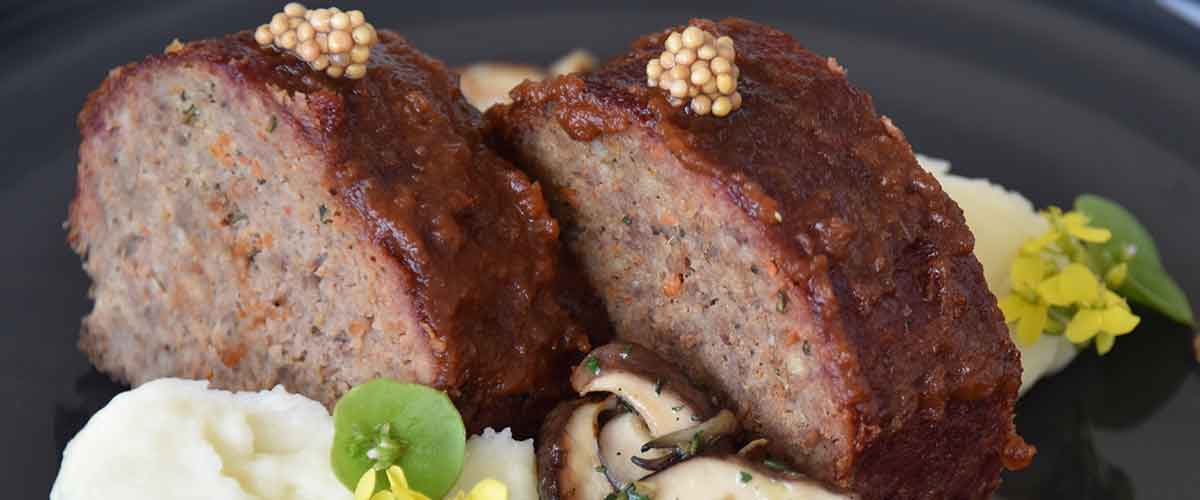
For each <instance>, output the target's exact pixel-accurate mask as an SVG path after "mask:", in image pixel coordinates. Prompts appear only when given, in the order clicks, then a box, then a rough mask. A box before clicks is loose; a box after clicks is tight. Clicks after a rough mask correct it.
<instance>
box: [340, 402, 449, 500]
mask: <svg viewBox="0 0 1200 500" xmlns="http://www.w3.org/2000/svg"><path fill="white" fill-rule="evenodd" d="M333 420H334V436H333V447H332V449H331V451H330V460H331V462H332V465H333V472H334V475H336V476H337V478H338V480H339V481H341V482H342V484H344V485H346V487H347V488H350V489H351V490H352V491H353V489H354V487H355V485H356V484H357V483H358V480H359V478H361V477H362V475H363V474H364V473H365V472H367V470H368V469H374V470H384V469H386V468H387V467H388V466H390V465H399V466H400V467H401V468H403V469H404V472H405V473H406V475H407V476H408V481H409V486H410V487H411V488H412V489H414V490H417V491H420V492H421V493H424V494H426V495H428V496H429V497H430V498H442V497H443V496H444V495H445V494H446V492H447V491H449V490H450V487H451V486H453V485H454V482H455V480H457V479H458V475H459V472H460V471H461V470H462V465H463V458H464V451H465V447H466V429H465V428H464V427H463V422H462V417H461V416H460V415H459V413H458V410H456V409H455V408H454V403H452V402H450V398H449V397H447V396H446V393H444V392H442V391H438V390H436V389H432V388H430V387H426V386H423V385H418V384H404V383H400V382H396V381H394V380H387V379H378V380H374V381H371V382H368V383H366V384H363V385H360V386H358V387H355V388H353V389H351V390H350V392H347V393H346V394H345V395H344V396H342V398H341V399H340V400H339V401H338V403H337V406H336V407H335V408H334V410H333ZM379 476H380V481H379V483H377V484H376V488H377V489H382V490H386V489H388V488H389V487H390V486H389V484H388V482H387V478H386V476H385V475H383V474H380V475H379Z"/></svg>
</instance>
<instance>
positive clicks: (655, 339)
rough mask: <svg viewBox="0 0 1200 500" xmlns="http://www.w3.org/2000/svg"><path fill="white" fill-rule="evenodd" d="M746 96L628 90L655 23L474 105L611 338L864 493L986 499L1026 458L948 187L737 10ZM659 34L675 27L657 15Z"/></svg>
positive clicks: (1006, 351) (977, 273)
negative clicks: (639, 347)
mask: <svg viewBox="0 0 1200 500" xmlns="http://www.w3.org/2000/svg"><path fill="white" fill-rule="evenodd" d="M691 24H692V25H694V26H698V27H700V28H702V29H705V30H708V31H711V32H713V33H715V34H716V35H717V36H722V35H728V36H731V37H732V38H733V40H734V43H735V44H736V46H737V64H738V66H739V67H740V69H741V79H740V83H739V84H738V87H739V90H740V92H741V94H742V96H743V106H742V108H741V109H740V110H739V111H736V112H734V113H733V114H731V115H730V116H728V117H726V118H716V117H713V116H697V115H695V114H694V113H692V112H690V111H688V110H687V108H686V107H680V108H673V107H671V106H670V105H669V104H668V102H667V99H666V97H667V94H666V92H665V91H663V90H659V89H651V88H649V87H647V85H646V73H645V71H646V69H645V68H646V63H647V61H649V60H650V59H651V58H654V57H657V56H658V54H659V53H661V51H662V47H663V42H664V40H665V38H666V36H667V35H668V34H669V33H670V31H664V32H661V33H655V34H651V35H648V36H646V37H644V38H642V39H640V40H638V41H637V42H636V43H634V45H633V48H632V49H631V50H630V51H629V53H627V54H625V55H624V56H622V57H619V58H617V59H615V60H613V61H612V62H611V63H609V64H608V65H607V66H606V67H604V68H602V69H600V70H598V71H596V72H594V73H591V74H587V75H574V76H565V77H560V78H557V79H554V80H550V81H547V82H543V83H526V84H524V85H522V86H521V87H518V88H517V89H516V90H514V92H513V94H512V97H513V100H514V102H513V103H512V104H511V105H508V106H500V107H497V108H492V111H491V112H490V113H489V115H488V119H489V123H490V127H491V128H492V131H493V132H494V133H495V138H496V142H497V143H501V144H504V145H505V147H506V148H508V149H510V150H511V151H509V153H511V154H512V156H513V158H515V159H517V160H518V161H519V162H521V163H522V164H523V165H525V166H527V167H529V168H530V173H531V175H532V176H533V177H534V178H536V179H538V180H540V181H541V182H542V183H543V184H544V185H545V186H547V194H548V197H549V198H550V199H551V205H552V211H553V212H555V214H556V215H557V216H558V217H559V218H560V220H563V222H564V240H565V241H567V244H568V246H569V247H570V248H571V249H572V250H573V251H574V252H575V253H577V254H578V256H579V258H580V260H581V261H582V262H583V265H584V267H585V269H586V272H587V274H588V275H589V277H590V279H591V281H592V283H593V285H594V286H595V287H596V288H597V289H598V290H599V291H600V292H601V295H602V296H603V298H604V299H605V300H606V302H607V305H608V311H609V314H610V316H611V317H612V318H613V321H614V322H615V324H616V329H617V335H618V337H620V338H622V339H623V340H627V341H632V342H636V343H640V344H643V345H645V346H648V347H650V348H652V349H654V350H656V351H657V352H659V353H660V354H662V355H664V356H665V357H667V358H668V359H673V360H675V361H676V362H677V363H678V364H679V366H680V367H682V368H684V369H685V370H687V371H688V372H689V374H690V376H692V377H694V378H695V379H696V380H697V381H698V382H700V383H702V384H704V385H707V386H708V387H710V388H712V389H714V390H715V391H716V392H717V393H718V394H719V395H720V396H722V397H723V398H724V399H725V400H726V401H727V402H728V403H730V404H731V406H733V407H736V408H737V411H738V413H739V416H740V417H741V418H742V420H743V422H745V423H746V425H747V426H748V427H749V429H750V430H751V431H752V432H754V433H758V434H762V435H765V436H766V437H768V438H770V440H771V444H772V446H773V452H774V453H776V454H781V455H783V456H786V457H788V458H789V459H790V460H791V461H792V462H793V463H794V464H795V465H796V466H797V467H798V468H799V469H800V470H802V471H804V472H806V473H808V474H811V475H813V476H815V477H817V478H820V479H823V480H826V481H829V482H831V483H833V484H835V485H837V486H840V487H848V488H850V489H852V490H854V491H856V492H858V493H859V494H861V495H862V496H863V497H864V498H867V499H883V498H888V499H903V498H929V499H932V498H970V499H982V498H987V497H988V495H989V494H990V492H992V491H993V490H994V489H995V488H996V486H997V484H998V483H999V476H1000V472H1001V469H1002V465H1004V464H1007V465H1008V466H1010V467H1020V466H1022V465H1023V462H1027V461H1028V459H1029V458H1030V456H1031V453H1032V449H1030V448H1028V447H1027V446H1026V445H1025V444H1024V443H1023V442H1022V441H1021V440H1020V438H1019V437H1018V436H1017V435H1016V434H1015V433H1014V429H1013V423H1012V418H1013V402H1014V400H1015V398H1016V395H1017V387H1018V386H1019V385H1020V373H1021V368H1020V363H1019V354H1018V352H1017V350H1016V349H1015V348H1014V346H1013V344H1012V342H1011V341H1010V340H1009V337H1008V331H1007V330H1006V329H1005V326H1004V323H1003V320H1002V318H1001V315H1000V312H999V310H998V309H997V307H996V300H995V298H994V297H993V296H992V295H991V294H990V293H989V292H988V289H987V286H986V285H985V283H984V281H983V273H982V269H981V268H980V265H979V262H978V261H977V260H976V259H975V257H974V256H973V254H972V247H973V245H974V241H973V237H972V236H971V233H970V232H969V231H968V229H967V226H966V224H965V223H964V221H963V216H962V213H961V211H960V210H959V208H958V206H957V205H955V203H954V202H953V201H951V200H950V198H949V197H947V196H946V194H945V193H943V192H942V190H941V187H940V186H939V185H938V183H937V181H936V180H934V178H933V177H931V176H930V175H928V174H927V173H926V172H924V171H922V170H921V169H920V168H919V167H918V165H917V163H916V161H915V159H914V157H913V153H912V150H911V147H910V146H909V144H908V143H907V142H906V141H905V139H904V137H903V135H902V134H901V133H900V131H899V130H898V129H897V128H896V127H895V126H893V125H892V124H891V122H890V121H889V120H888V119H887V118H881V117H880V116H878V115H876V113H875V111H874V109H873V106H872V104H871V99H870V97H869V96H868V95H866V94H865V93H863V92H862V91H860V90H858V89H856V88H854V87H852V86H851V85H850V84H849V83H847V81H846V79H845V77H844V71H843V70H842V68H841V66H839V65H837V64H836V62H835V61H832V60H827V59H824V58H821V57H818V56H816V55H814V54H812V53H811V52H809V51H807V50H805V49H803V48H802V47H801V46H800V45H799V44H797V43H796V42H795V41H794V40H793V39H792V38H791V37H790V36H788V35H786V34H784V33H781V32H778V31H775V30H773V29H770V28H767V27H764V26H761V25H758V24H755V23H752V22H749V21H745V20H738V19H731V20H726V21H723V22H720V23H712V22H709V21H704V20H695V21H692V23H691ZM677 29H679V28H677Z"/></svg>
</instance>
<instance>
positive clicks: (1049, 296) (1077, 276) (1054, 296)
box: [1014, 262, 1100, 306]
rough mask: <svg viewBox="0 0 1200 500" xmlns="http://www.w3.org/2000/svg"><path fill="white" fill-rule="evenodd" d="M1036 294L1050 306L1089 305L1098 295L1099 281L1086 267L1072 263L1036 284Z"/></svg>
mask: <svg viewBox="0 0 1200 500" xmlns="http://www.w3.org/2000/svg"><path fill="white" fill-rule="evenodd" d="M1014 267H1015V265H1014ZM1037 293H1038V295H1039V296H1041V297H1042V298H1043V299H1045V300H1046V302H1048V303H1049V304H1050V305H1052V306H1069V305H1071V304H1091V303H1092V302H1095V301H1096V299H1097V297H1098V296H1099V294H1100V279H1099V278H1097V277H1096V274H1095V273H1093V272H1092V270H1091V269H1088V267H1087V266H1085V265H1083V264H1080V263H1077V262H1072V263H1070V264H1067V267H1064V268H1063V270H1062V271H1061V272H1059V273H1058V274H1056V275H1054V276H1051V277H1050V278H1049V279H1047V280H1045V281H1042V282H1041V283H1040V284H1038V285H1037Z"/></svg>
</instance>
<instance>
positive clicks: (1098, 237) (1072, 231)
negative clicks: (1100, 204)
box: [1059, 212, 1112, 243]
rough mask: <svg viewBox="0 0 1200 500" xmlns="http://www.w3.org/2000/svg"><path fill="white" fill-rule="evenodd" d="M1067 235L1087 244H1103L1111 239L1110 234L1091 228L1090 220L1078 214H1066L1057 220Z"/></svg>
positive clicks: (1099, 228) (1100, 228) (1100, 229)
mask: <svg viewBox="0 0 1200 500" xmlns="http://www.w3.org/2000/svg"><path fill="white" fill-rule="evenodd" d="M1059 222H1060V223H1061V224H1062V227H1063V228H1064V229H1066V230H1067V234H1069V235H1071V236H1074V237H1076V238H1079V239H1081V240H1083V241H1086V242H1088V243H1104V242H1106V241H1108V240H1109V239H1110V238H1112V232H1111V231H1109V230H1107V229H1104V228H1102V227H1092V226H1089V225H1088V223H1090V222H1091V219H1088V216H1086V215H1083V214H1082V213H1080V212H1068V213H1066V214H1065V215H1063V216H1062V218H1060V219H1059Z"/></svg>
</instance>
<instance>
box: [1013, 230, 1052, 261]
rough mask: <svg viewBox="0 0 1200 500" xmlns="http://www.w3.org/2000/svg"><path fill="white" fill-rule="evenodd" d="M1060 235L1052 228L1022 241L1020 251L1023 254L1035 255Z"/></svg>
mask: <svg viewBox="0 0 1200 500" xmlns="http://www.w3.org/2000/svg"><path fill="white" fill-rule="evenodd" d="M1061 236H1062V235H1060V234H1058V232H1057V231H1055V230H1053V229H1051V230H1049V231H1046V232H1045V233H1044V234H1042V235H1041V236H1038V237H1035V238H1030V239H1029V240H1028V241H1026V242H1025V243H1023V244H1022V245H1021V253H1022V254H1024V255H1037V254H1038V253H1040V252H1041V251H1042V250H1045V249H1046V247H1047V246H1049V245H1050V244H1051V243H1054V242H1056V241H1058V239H1059V237H1061Z"/></svg>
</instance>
